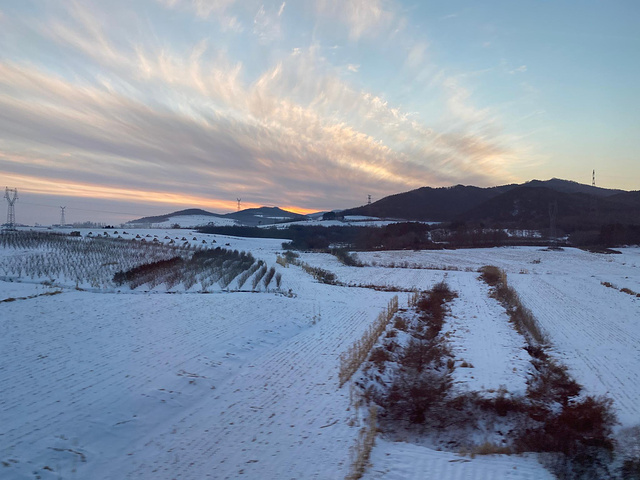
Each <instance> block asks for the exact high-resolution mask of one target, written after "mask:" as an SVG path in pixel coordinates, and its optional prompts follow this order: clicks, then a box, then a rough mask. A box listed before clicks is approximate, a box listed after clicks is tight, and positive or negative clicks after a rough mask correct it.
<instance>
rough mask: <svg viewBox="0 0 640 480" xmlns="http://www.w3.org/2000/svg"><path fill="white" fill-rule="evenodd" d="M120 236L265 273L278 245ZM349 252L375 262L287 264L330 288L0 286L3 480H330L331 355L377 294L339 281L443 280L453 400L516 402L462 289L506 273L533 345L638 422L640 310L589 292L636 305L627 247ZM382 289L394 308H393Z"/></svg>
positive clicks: (422, 473) (452, 457) (342, 466)
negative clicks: (210, 250) (539, 332)
mask: <svg viewBox="0 0 640 480" xmlns="http://www.w3.org/2000/svg"><path fill="white" fill-rule="evenodd" d="M117 230H118V231H119V233H118V235H121V236H123V237H124V238H135V236H136V235H138V234H139V235H140V236H141V238H147V237H146V235H151V238H153V236H154V235H155V236H157V238H158V240H159V241H161V242H168V241H169V240H168V239H165V238H164V237H165V236H168V237H169V238H170V239H174V237H179V239H181V238H182V237H185V238H186V239H187V241H188V242H189V243H191V244H193V245H201V242H202V240H203V239H204V240H205V241H206V242H207V244H206V246H223V247H225V248H230V249H238V250H245V251H250V252H251V253H252V254H253V255H254V256H255V257H256V258H257V259H262V260H264V261H265V262H267V263H268V264H269V265H276V262H275V259H276V255H277V254H278V253H281V244H282V240H269V239H250V238H235V237H228V236H221V235H203V234H199V233H197V232H193V231H191V230H188V229H183V230H172V229H166V230H158V229H146V230H130V229H128V228H125V230H126V231H127V234H126V235H125V234H124V233H123V232H122V231H121V230H120V229H117ZM88 233H89V230H88V229H87V230H82V231H81V234H82V235H83V236H86V235H87V234H88ZM92 233H93V234H94V235H96V234H98V233H101V234H103V233H104V232H103V231H102V230H95V229H94V230H93V232H92ZM109 234H110V235H112V236H117V235H115V234H114V232H113V231H112V230H109ZM194 237H195V238H196V239H195V240H193V238H194ZM148 240H149V239H148V238H147V241H148ZM212 240H216V243H215V244H213V243H212ZM8 250H9V249H1V248H0V261H1V260H2V258H3V256H6V255H15V254H27V253H28V252H16V251H11V252H9V251H8ZM358 257H359V258H360V260H362V261H363V262H366V263H368V264H369V265H373V263H374V262H375V266H367V267H362V268H357V267H346V266H344V265H342V264H340V263H339V262H338V260H337V259H336V258H335V257H334V256H332V255H328V254H317V253H302V254H301V255H300V260H302V261H304V262H307V263H309V264H311V265H313V266H317V267H320V268H324V269H326V270H330V271H332V272H334V273H336V275H337V277H338V280H339V281H340V282H343V283H344V284H345V286H330V285H323V284H319V283H317V282H316V281H315V280H313V278H312V277H310V276H309V275H308V274H307V273H305V272H304V271H303V270H302V269H301V268H300V267H297V266H295V265H290V266H289V267H287V268H285V267H282V266H281V265H276V267H277V269H278V271H279V272H281V273H282V275H283V291H282V292H273V291H272V292H260V293H242V292H231V293H226V292H218V293H210V294H199V293H191V292H186V293H178V294H167V293H161V290H162V289H160V290H158V291H156V292H155V293H153V292H152V293H144V292H135V291H134V292H129V291H126V292H125V291H123V292H122V293H100V292H89V291H76V290H75V289H74V288H72V287H71V286H66V285H62V286H61V287H55V288H51V287H48V286H45V285H42V284H40V283H38V282H39V280H38V279H35V280H33V283H17V282H9V281H0V300H3V299H6V298H9V297H13V298H18V297H32V298H25V299H17V300H15V301H11V302H2V303H0V382H2V385H3V386H4V388H3V390H2V394H1V395H0V425H2V430H1V431H0V477H2V478H9V479H14V478H15V479H22V478H34V477H35V476H36V475H39V476H40V477H41V478H43V479H47V478H51V479H53V478H56V479H57V478H63V479H67V478H92V479H109V478H118V479H125V478H154V479H155V478H159V479H164V478H167V479H169V478H182V479H201V478H216V479H224V478H229V479H235V478H248V479H283V478H316V479H334V478H344V477H345V475H347V473H348V472H349V468H350V454H349V449H350V447H351V446H352V445H354V443H355V440H356V438H357V437H358V431H359V429H360V425H359V423H358V420H359V417H358V414H357V412H356V411H355V409H354V408H353V405H352V402H351V399H350V391H349V386H348V385H346V386H344V387H343V388H341V389H339V388H338V378H337V376H338V357H339V355H340V354H341V353H342V352H344V351H345V350H346V349H347V348H348V347H349V346H350V345H351V344H353V342H354V341H356V340H357V339H359V338H360V337H361V335H362V333H363V332H364V331H365V330H366V329H367V327H368V326H369V325H370V324H371V323H372V322H373V321H374V319H375V318H376V316H377V315H378V313H379V312H380V311H381V310H382V309H383V308H384V307H385V306H386V305H387V302H388V301H389V300H390V298H391V297H392V296H393V295H394V293H390V292H380V291H376V290H373V289H369V288H357V287H353V286H348V285H377V286H386V287H394V288H398V289H401V290H412V289H420V290H426V289H428V288H430V287H431V286H432V285H433V284H434V283H436V282H439V281H441V280H443V279H446V281H447V282H448V283H449V285H450V286H451V288H452V289H453V290H455V291H457V292H458V295H459V296H458V298H457V299H455V300H454V301H453V302H452V304H451V312H450V313H451V314H450V317H449V318H448V319H447V322H446V323H445V327H444V330H443V332H445V333H446V335H447V336H448V338H449V342H450V345H451V348H452V351H453V353H454V354H455V356H456V365H457V367H458V368H457V369H456V370H455V373H454V380H455V382H456V383H455V384H456V388H459V389H463V390H464V389H469V390H480V391H482V392H485V394H490V393H491V392H492V391H495V390H497V389H499V388H500V387H501V386H505V388H507V389H508V390H509V391H510V392H513V393H522V392H523V391H524V388H525V380H526V378H527V373H528V369H529V368H530V364H529V362H528V361H527V357H526V353H525V352H524V350H523V349H522V347H523V340H522V338H521V337H520V336H519V335H518V334H517V333H516V332H515V330H513V328H512V327H511V325H510V324H509V323H508V322H507V316H506V314H505V313H504V309H503V308H502V307H501V306H500V305H499V304H498V303H497V301H495V300H493V299H491V298H490V297H489V296H488V287H486V285H485V284H484V283H482V282H481V281H479V280H478V279H477V277H478V274H477V273H476V270H477V268H479V267H480V266H482V265H486V264H493V265H497V266H499V267H501V268H504V269H505V270H506V271H507V274H508V280H509V283H510V284H511V285H512V286H513V287H514V288H515V289H516V290H517V291H518V292H519V294H520V296H521V298H522V301H523V302H524V303H525V304H526V305H527V306H528V307H529V308H530V309H531V310H532V311H533V313H534V315H535V316H536V317H537V318H538V320H539V321H540V323H541V325H542V327H543V329H544V330H545V331H546V332H547V334H548V335H549V337H550V339H551V344H552V350H551V353H552V354H553V355H554V356H556V357H557V358H559V359H560V360H561V361H562V362H563V363H564V364H566V365H567V366H568V367H569V370H570V373H571V374H572V375H573V376H574V377H575V378H576V379H577V380H578V382H580V383H582V384H583V385H584V386H585V389H586V391H587V393H591V394H600V393H607V394H608V395H609V396H611V398H612V399H613V401H614V407H615V408H616V410H617V411H618V413H619V416H620V419H621V421H622V424H623V426H625V427H631V426H634V425H638V423H639V421H638V420H639V418H640V411H639V407H638V405H640V381H639V380H640V378H638V376H639V373H638V372H639V371H640V368H639V367H640V356H639V351H638V345H639V344H640V323H639V322H638V321H637V320H638V318H640V315H639V314H640V310H639V307H640V303H639V302H640V298H636V297H634V296H631V295H628V294H625V293H622V292H620V291H619V290H616V289H613V288H607V287H605V286H603V285H602V284H601V282H602V281H609V282H611V283H615V285H616V286H617V287H618V288H623V287H627V288H630V289H633V290H634V291H640V275H638V267H639V266H640V249H637V248H628V249H624V250H623V254H622V255H600V254H592V253H588V252H583V251H580V250H576V249H565V251H562V252H549V251H542V250H540V249H539V248H533V247H531V248H530V247H519V248H495V249H482V250H480V249H475V250H455V251H422V252H414V251H400V252H367V253H358ZM391 265H393V266H394V267H395V268H391ZM398 266H401V267H412V268H398ZM413 267H415V268H413ZM59 289H62V290H63V292H62V293H60V294H57V295H42V294H43V293H47V292H50V291H51V290H59ZM289 289H291V294H290V295H289V293H288V292H289ZM283 293H287V295H283ZM398 295H399V298H400V303H401V306H403V304H404V305H406V298H407V296H406V294H404V293H401V292H400V293H398ZM462 361H466V362H467V363H469V364H471V365H473V368H464V367H461V366H460V365H461V363H462ZM371 462H372V466H371V467H370V468H369V469H368V471H367V473H366V474H365V478H367V479H378V478H385V479H412V478H416V479H418V478H427V477H429V478H440V479H443V480H449V479H455V478H469V479H477V480H483V479H489V478H514V479H534V478H535V479H546V478H552V477H551V476H550V475H549V473H548V472H547V471H546V470H545V469H544V468H543V467H542V466H541V465H540V464H539V463H538V461H537V459H536V457H535V456H533V455H532V456H515V455H513V456H499V455H493V456H478V457H476V458H469V457H464V456H461V455H459V454H458V453H457V452H441V451H436V450H434V449H430V448H427V447H425V446H420V445H415V444H412V443H405V442H391V441H389V440H386V439H385V438H384V437H382V436H378V438H377V440H376V446H375V447H374V449H373V452H372V457H371ZM45 467H46V468H45Z"/></svg>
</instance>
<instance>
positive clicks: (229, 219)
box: [127, 207, 307, 227]
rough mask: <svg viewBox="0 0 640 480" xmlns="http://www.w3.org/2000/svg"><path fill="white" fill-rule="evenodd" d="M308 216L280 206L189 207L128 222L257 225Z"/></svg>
mask: <svg viewBox="0 0 640 480" xmlns="http://www.w3.org/2000/svg"><path fill="white" fill-rule="evenodd" d="M306 218H307V217H306V216H305V215H300V214H298V213H293V212H289V211H287V210H283V209H281V208H278V207H260V208H247V209H245V210H241V211H239V212H234V213H227V214H224V215H221V214H219V213H211V212H207V211H206V210H202V209H200V208H189V209H186V210H179V211H177V212H173V213H167V214H166V215H156V216H152V217H143V218H139V219H137V220H131V221H129V222H127V224H129V225H161V226H165V227H170V226H171V225H173V224H178V225H181V226H183V227H192V226H196V225H206V224H208V223H215V224H218V225H236V224H243V225H249V226H256V225H272V224H276V223H282V222H291V221H299V220H305V219H306Z"/></svg>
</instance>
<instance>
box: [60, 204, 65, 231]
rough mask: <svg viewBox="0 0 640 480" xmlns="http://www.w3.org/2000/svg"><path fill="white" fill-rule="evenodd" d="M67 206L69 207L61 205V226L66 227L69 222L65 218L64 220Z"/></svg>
mask: <svg viewBox="0 0 640 480" xmlns="http://www.w3.org/2000/svg"><path fill="white" fill-rule="evenodd" d="M65 208H67V207H60V226H61V227H64V226H65V225H66V224H67V222H65V220H64V209H65Z"/></svg>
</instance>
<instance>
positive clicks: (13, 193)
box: [4, 187, 18, 230]
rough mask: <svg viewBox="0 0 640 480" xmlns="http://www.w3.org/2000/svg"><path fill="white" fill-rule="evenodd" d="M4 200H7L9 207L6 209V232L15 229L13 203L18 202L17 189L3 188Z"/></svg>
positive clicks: (14, 208)
mask: <svg viewBox="0 0 640 480" xmlns="http://www.w3.org/2000/svg"><path fill="white" fill-rule="evenodd" d="M4 198H6V199H7V203H8V204H9V207H8V209H7V224H6V229H7V230H15V229H16V207H15V203H16V200H18V189H17V188H9V187H5V189H4Z"/></svg>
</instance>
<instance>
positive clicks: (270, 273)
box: [263, 267, 276, 288]
mask: <svg viewBox="0 0 640 480" xmlns="http://www.w3.org/2000/svg"><path fill="white" fill-rule="evenodd" d="M275 274H276V269H275V267H271V268H270V269H269V270H268V271H267V273H266V274H265V276H264V280H263V283H264V288H269V284H270V283H271V280H272V279H273V276H274V275H275Z"/></svg>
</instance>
